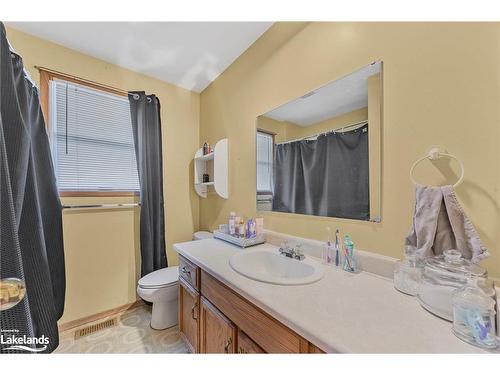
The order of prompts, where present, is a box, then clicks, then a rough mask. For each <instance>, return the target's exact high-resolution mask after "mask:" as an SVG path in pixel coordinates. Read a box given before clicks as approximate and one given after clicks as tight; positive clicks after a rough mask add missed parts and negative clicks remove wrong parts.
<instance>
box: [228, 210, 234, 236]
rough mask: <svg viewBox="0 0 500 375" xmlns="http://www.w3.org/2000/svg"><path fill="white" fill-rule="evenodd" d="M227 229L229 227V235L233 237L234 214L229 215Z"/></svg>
mask: <svg viewBox="0 0 500 375" xmlns="http://www.w3.org/2000/svg"><path fill="white" fill-rule="evenodd" d="M228 227H229V234H230V235H231V236H234V235H235V233H236V212H231V213H230V214H229V223H228Z"/></svg>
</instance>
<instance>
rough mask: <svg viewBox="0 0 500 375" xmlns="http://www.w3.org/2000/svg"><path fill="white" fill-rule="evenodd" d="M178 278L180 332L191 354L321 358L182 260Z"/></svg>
mask: <svg viewBox="0 0 500 375" xmlns="http://www.w3.org/2000/svg"><path fill="white" fill-rule="evenodd" d="M179 275H180V277H179V332H180V336H181V338H182V339H183V340H184V342H185V343H186V345H187V346H188V348H189V350H190V351H191V352H193V353H241V354H244V353H322V352H323V351H322V350H321V349H319V348H317V347H316V346H314V345H313V344H312V343H310V342H309V341H307V340H306V339H304V338H303V337H302V336H300V335H299V334H297V333H296V332H295V331H293V330H291V329H290V328H288V327H287V326H285V325H284V324H283V323H281V322H280V321H278V320H277V319H275V318H274V317H272V316H270V315H269V314H268V313H266V312H265V311H263V310H262V309H260V308H259V307H257V306H255V305H254V304H253V303H251V302H250V301H248V300H247V299H246V298H244V297H243V296H241V295H240V294H238V293H237V292H235V291H234V290H233V289H231V288H230V287H228V286H227V285H226V284H224V283H222V282H221V281H219V280H218V279H216V278H215V277H213V276H212V275H210V274H209V273H207V272H205V271H204V270H203V269H200V267H198V266H196V265H195V264H193V263H192V262H190V261H189V260H187V259H185V258H184V257H182V256H180V258H179Z"/></svg>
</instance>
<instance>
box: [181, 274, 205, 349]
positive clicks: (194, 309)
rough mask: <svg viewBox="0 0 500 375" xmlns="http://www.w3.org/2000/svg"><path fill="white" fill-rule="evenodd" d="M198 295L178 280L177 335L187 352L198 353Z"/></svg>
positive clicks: (185, 283)
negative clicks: (186, 347) (187, 349)
mask: <svg viewBox="0 0 500 375" xmlns="http://www.w3.org/2000/svg"><path fill="white" fill-rule="evenodd" d="M199 316H200V295H199V294H198V292H196V290H194V289H193V288H192V287H191V286H190V285H188V284H187V282H185V281H184V280H183V279H182V278H180V279H179V333H180V336H181V337H182V339H183V340H184V342H185V343H186V345H187V346H188V348H189V350H190V351H191V352H193V353H199V327H200V324H199Z"/></svg>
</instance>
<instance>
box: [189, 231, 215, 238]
mask: <svg viewBox="0 0 500 375" xmlns="http://www.w3.org/2000/svg"><path fill="white" fill-rule="evenodd" d="M212 237H213V234H212V233H210V232H207V231H200V232H195V233H194V234H193V240H204V239H205V238H212Z"/></svg>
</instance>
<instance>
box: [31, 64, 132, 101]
mask: <svg viewBox="0 0 500 375" xmlns="http://www.w3.org/2000/svg"><path fill="white" fill-rule="evenodd" d="M35 69H37V70H38V71H43V72H47V73H52V74H57V75H59V76H61V77H65V78H70V79H73V80H76V81H80V82H82V83H87V84H89V85H93V86H97V87H102V88H104V89H107V90H111V91H114V92H117V93H120V94H122V95H125V96H127V95H128V91H126V90H123V89H120V88H117V87H113V86H110V85H105V84H103V83H99V82H95V81H91V80H89V79H85V78H80V77H77V76H75V75H72V74H68V73H64V72H60V71H58V70H54V69H49V68H45V67H43V66H39V65H35Z"/></svg>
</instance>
